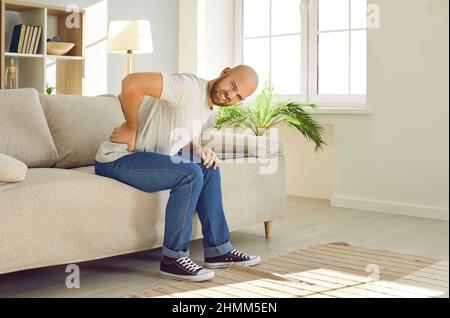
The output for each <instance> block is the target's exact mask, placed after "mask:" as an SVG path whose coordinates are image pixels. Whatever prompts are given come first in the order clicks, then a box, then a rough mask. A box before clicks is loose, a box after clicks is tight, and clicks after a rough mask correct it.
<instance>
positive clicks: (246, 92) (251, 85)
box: [210, 65, 258, 106]
mask: <svg viewBox="0 0 450 318" xmlns="http://www.w3.org/2000/svg"><path fill="white" fill-rule="evenodd" d="M257 87H258V74H257V73H256V72H255V70H254V69H253V68H251V67H250V66H247V65H238V66H236V67H233V68H229V67H227V68H226V69H224V70H223V71H222V73H221V74H220V77H219V78H217V79H216V80H214V81H213V85H212V89H211V91H210V97H211V100H212V101H213V103H214V104H215V105H217V106H230V105H234V104H236V103H238V102H240V101H243V100H244V99H246V98H247V97H249V96H251V95H252V94H253V93H254V92H255V91H256V88H257Z"/></svg>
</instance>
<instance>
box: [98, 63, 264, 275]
mask: <svg viewBox="0 0 450 318" xmlns="http://www.w3.org/2000/svg"><path fill="white" fill-rule="evenodd" d="M257 86H258V76H257V74H256V72H255V71H254V70H253V69H252V68H250V67H248V66H245V65H240V66H237V67H235V68H233V69H231V68H226V69H225V70H223V72H222V73H221V74H220V77H218V78H216V79H215V80H212V81H207V80H204V79H201V78H198V77H197V76H195V75H193V74H170V75H169V74H165V73H135V74H131V75H129V76H127V77H126V78H125V79H124V80H123V82H122V94H121V99H122V109H123V112H124V115H125V119H126V122H125V123H123V124H122V125H121V126H120V127H117V128H115V129H114V131H113V133H112V135H111V137H110V140H109V141H106V142H104V143H103V144H102V145H101V146H100V149H99V150H98V153H97V156H96V165H95V172H96V174H98V175H102V176H105V177H110V178H114V179H116V180H119V181H121V182H124V183H126V184H129V185H131V186H133V187H135V188H138V189H140V190H142V191H145V192H157V191H161V190H171V191H170V197H169V200H168V203H167V207H166V219H165V231H164V244H163V250H162V254H163V255H162V259H161V265H160V273H161V275H163V276H166V277H171V278H176V279H185V280H191V281H203V280H208V279H211V278H213V277H214V272H213V271H212V270H210V269H207V268H221V267H228V266H229V265H230V264H231V263H233V262H234V263H239V264H242V265H244V266H253V265H256V264H258V263H259V262H260V261H261V259H260V257H259V256H249V255H246V254H244V253H242V252H240V251H238V250H236V249H235V248H234V247H233V246H232V245H231V243H230V233H229V230H228V225H227V222H226V219H225V214H224V211H223V206H222V193H221V181H220V172H219V169H218V165H219V159H218V158H217V155H216V153H215V152H214V150H213V149H209V148H202V147H201V146H200V145H198V144H196V143H195V138H196V137H198V136H199V134H200V133H201V126H202V125H204V124H205V123H207V121H208V119H209V117H210V116H211V115H212V113H213V106H214V105H216V106H220V107H226V106H230V105H233V104H235V103H237V102H239V101H243V100H244V99H245V98H246V97H248V96H250V95H251V94H253V92H254V91H255V90H256V88H257ZM144 96H150V100H149V102H148V103H144V105H145V106H144V107H141V104H142V102H143V100H144ZM195 122H197V124H196V123H195ZM198 124H201V125H198ZM180 132H184V133H180ZM191 149H192V152H193V157H194V160H187V159H186V158H185V154H186V153H189V154H190V152H191ZM195 158H198V159H199V160H195ZM195 211H197V213H198V217H199V220H200V223H201V225H202V233H203V246H204V256H205V267H207V268H203V267H201V266H200V265H198V264H196V263H195V262H193V261H192V260H191V259H190V258H189V244H190V241H191V234H192V218H193V215H194V212H195Z"/></svg>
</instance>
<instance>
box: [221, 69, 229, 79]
mask: <svg viewBox="0 0 450 318" xmlns="http://www.w3.org/2000/svg"><path fill="white" fill-rule="evenodd" d="M230 71H231V68H229V67H227V68H226V69H224V70H223V71H222V73H220V77H223V76H226V75H228V74H229V73H230Z"/></svg>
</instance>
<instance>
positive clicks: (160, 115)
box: [95, 73, 213, 163]
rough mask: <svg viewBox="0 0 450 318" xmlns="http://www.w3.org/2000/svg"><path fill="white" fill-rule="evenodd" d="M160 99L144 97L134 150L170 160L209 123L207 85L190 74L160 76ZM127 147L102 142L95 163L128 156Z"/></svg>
mask: <svg viewBox="0 0 450 318" xmlns="http://www.w3.org/2000/svg"><path fill="white" fill-rule="evenodd" d="M162 78H163V87H162V94H161V98H160V99H156V98H150V97H147V98H146V99H145V100H144V102H143V104H142V106H141V108H140V110H139V117H138V135H137V139H136V145H135V150H136V151H139V152H155V153H159V154H165V155H170V156H173V155H175V154H177V153H178V151H179V150H180V148H182V147H184V146H185V145H187V144H188V143H189V142H191V141H192V140H195V139H196V138H198V137H199V136H200V134H201V132H202V129H204V126H205V124H206V123H212V121H211V119H210V117H211V115H212V114H213V111H212V110H211V109H210V107H209V105H208V81H206V80H204V79H201V78H199V77H197V76H195V75H193V74H190V73H181V74H165V73H162ZM127 148H128V145H127V144H121V143H114V142H110V141H105V142H103V143H102V144H101V145H100V148H99V149H98V152H97V155H96V157H95V160H96V161H98V162H101V163H108V162H112V161H114V160H117V159H119V158H121V157H123V156H126V155H129V154H132V152H128V150H127Z"/></svg>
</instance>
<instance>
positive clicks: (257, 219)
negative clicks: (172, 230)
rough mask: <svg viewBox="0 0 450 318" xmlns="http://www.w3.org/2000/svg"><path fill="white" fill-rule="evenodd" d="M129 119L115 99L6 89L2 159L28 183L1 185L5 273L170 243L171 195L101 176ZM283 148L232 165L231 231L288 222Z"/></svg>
mask: <svg viewBox="0 0 450 318" xmlns="http://www.w3.org/2000/svg"><path fill="white" fill-rule="evenodd" d="M122 122H123V115H122V111H121V107H120V102H119V100H118V99H117V97H116V96H112V95H105V96H98V97H78V96H46V95H39V94H38V93H37V91H35V90H34V89H19V90H0V153H3V154H6V155H9V156H11V157H14V158H16V159H19V160H21V161H22V162H24V163H25V164H26V165H27V166H28V171H27V174H26V179H25V180H24V181H21V182H16V183H1V182H0V219H1V221H0V274H2V273H8V272H14V271H19V270H24V269H31V268H37V267H45V266H50V265H58V264H68V263H76V262H82V261H87V260H94V259H99V258H104V257H109V256H114V255H120V254H127V253H132V252H137V251H142V250H147V249H151V248H156V247H160V246H161V245H162V239H163V230H164V211H165V205H166V202H167V199H168V195H169V193H168V191H163V192H158V193H145V192H142V191H140V190H137V189H135V188H133V187H131V186H129V185H126V184H123V183H121V182H118V181H116V180H113V179H110V178H105V177H100V176H97V175H95V173H94V166H93V164H94V162H95V161H94V157H95V153H96V151H97V148H98V146H99V145H100V143H101V142H102V141H104V140H106V139H107V138H108V136H109V134H110V132H111V131H112V129H113V128H114V127H116V126H118V125H119V124H120V123H122ZM216 146H218V147H219V148H220V146H223V144H220V145H216ZM280 150H281V149H279V150H277V151H276V153H267V154H266V156H265V159H264V161H259V159H258V160H256V159H254V160H253V161H256V162H248V161H249V159H241V161H244V162H240V163H239V162H234V160H224V162H223V164H222V166H221V173H222V185H223V198H224V206H225V211H226V215H227V219H228V222H229V226H230V230H232V231H233V230H236V229H239V228H243V227H246V226H249V225H253V224H256V223H261V226H262V224H263V223H264V222H265V225H266V231H267V232H266V235H270V233H268V232H269V231H270V225H271V223H269V221H272V220H276V219H279V218H281V217H282V216H283V214H284V212H285V209H286V201H285V170H284V158H283V155H282V154H281V152H280ZM245 151H246V153H247V155H248V156H250V155H251V154H250V151H249V149H248V148H247V149H245ZM268 165H272V166H277V169H276V171H274V173H270V174H264V173H261V169H262V168H264V167H266V166H268ZM193 227H194V231H193V238H200V237H201V227H200V224H199V222H198V219H197V218H196V220H195V222H194V226H193Z"/></svg>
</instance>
